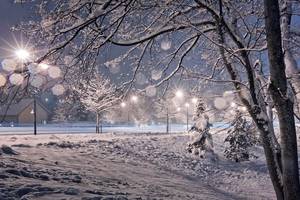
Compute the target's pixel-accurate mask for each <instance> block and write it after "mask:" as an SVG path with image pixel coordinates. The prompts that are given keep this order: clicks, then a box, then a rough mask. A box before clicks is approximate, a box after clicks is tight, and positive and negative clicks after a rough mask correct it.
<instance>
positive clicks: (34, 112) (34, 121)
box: [33, 93, 37, 135]
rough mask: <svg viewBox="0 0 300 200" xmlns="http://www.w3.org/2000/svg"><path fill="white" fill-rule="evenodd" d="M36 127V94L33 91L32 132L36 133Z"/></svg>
mask: <svg viewBox="0 0 300 200" xmlns="http://www.w3.org/2000/svg"><path fill="white" fill-rule="evenodd" d="M36 133H37V128H36V95H35V93H34V96H33V134H34V135H36Z"/></svg>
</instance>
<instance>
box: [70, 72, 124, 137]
mask: <svg viewBox="0 0 300 200" xmlns="http://www.w3.org/2000/svg"><path fill="white" fill-rule="evenodd" d="M74 90H75V91H76V92H77V93H78V94H79V97H80V101H81V102H82V104H83V105H84V106H85V107H86V109H87V110H89V111H91V112H93V113H95V115H96V133H99V132H100V126H99V125H100V120H101V119H100V117H101V115H102V114H103V113H104V112H106V111H108V110H109V109H111V108H112V107H113V106H116V104H117V103H118V101H119V98H118V94H117V91H116V87H115V86H114V85H113V84H112V83H111V82H110V81H109V79H107V78H104V77H103V76H101V75H100V74H95V75H94V76H93V77H92V78H91V79H88V80H81V81H80V83H79V84H78V85H77V86H76V87H75V88H74ZM101 132H102V123H101Z"/></svg>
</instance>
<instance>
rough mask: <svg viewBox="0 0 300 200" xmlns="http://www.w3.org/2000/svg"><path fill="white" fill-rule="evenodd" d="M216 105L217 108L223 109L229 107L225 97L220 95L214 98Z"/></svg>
mask: <svg viewBox="0 0 300 200" xmlns="http://www.w3.org/2000/svg"><path fill="white" fill-rule="evenodd" d="M214 105H215V108H216V109H218V110H223V109H225V108H226V107H227V102H226V100H225V99H224V98H220V97H218V98H216V99H215V100H214Z"/></svg>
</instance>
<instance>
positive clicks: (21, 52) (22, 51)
mask: <svg viewBox="0 0 300 200" xmlns="http://www.w3.org/2000/svg"><path fill="white" fill-rule="evenodd" d="M15 53H16V56H17V57H18V58H19V59H21V60H27V59H28V58H29V56H30V55H29V52H28V51H27V50H25V49H18V50H17V51H16V52H15Z"/></svg>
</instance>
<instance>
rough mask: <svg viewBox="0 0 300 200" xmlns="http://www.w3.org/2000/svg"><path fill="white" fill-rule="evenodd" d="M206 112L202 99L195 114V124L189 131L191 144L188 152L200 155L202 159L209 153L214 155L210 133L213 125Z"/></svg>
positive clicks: (199, 100)
mask: <svg viewBox="0 0 300 200" xmlns="http://www.w3.org/2000/svg"><path fill="white" fill-rule="evenodd" d="M205 112H206V106H205V103H204V101H203V99H202V98H199V99H198V102H197V106H196V108H195V114H194V121H195V124H194V125H193V126H192V128H191V130H190V131H189V132H190V134H191V142H189V143H188V147H187V150H188V152H190V153H194V154H196V155H200V157H204V156H205V154H207V153H210V154H213V153H214V150H213V139H212V135H211V133H210V132H209V130H210V126H211V124H210V123H209V117H208V115H207V114H206V113H205Z"/></svg>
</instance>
